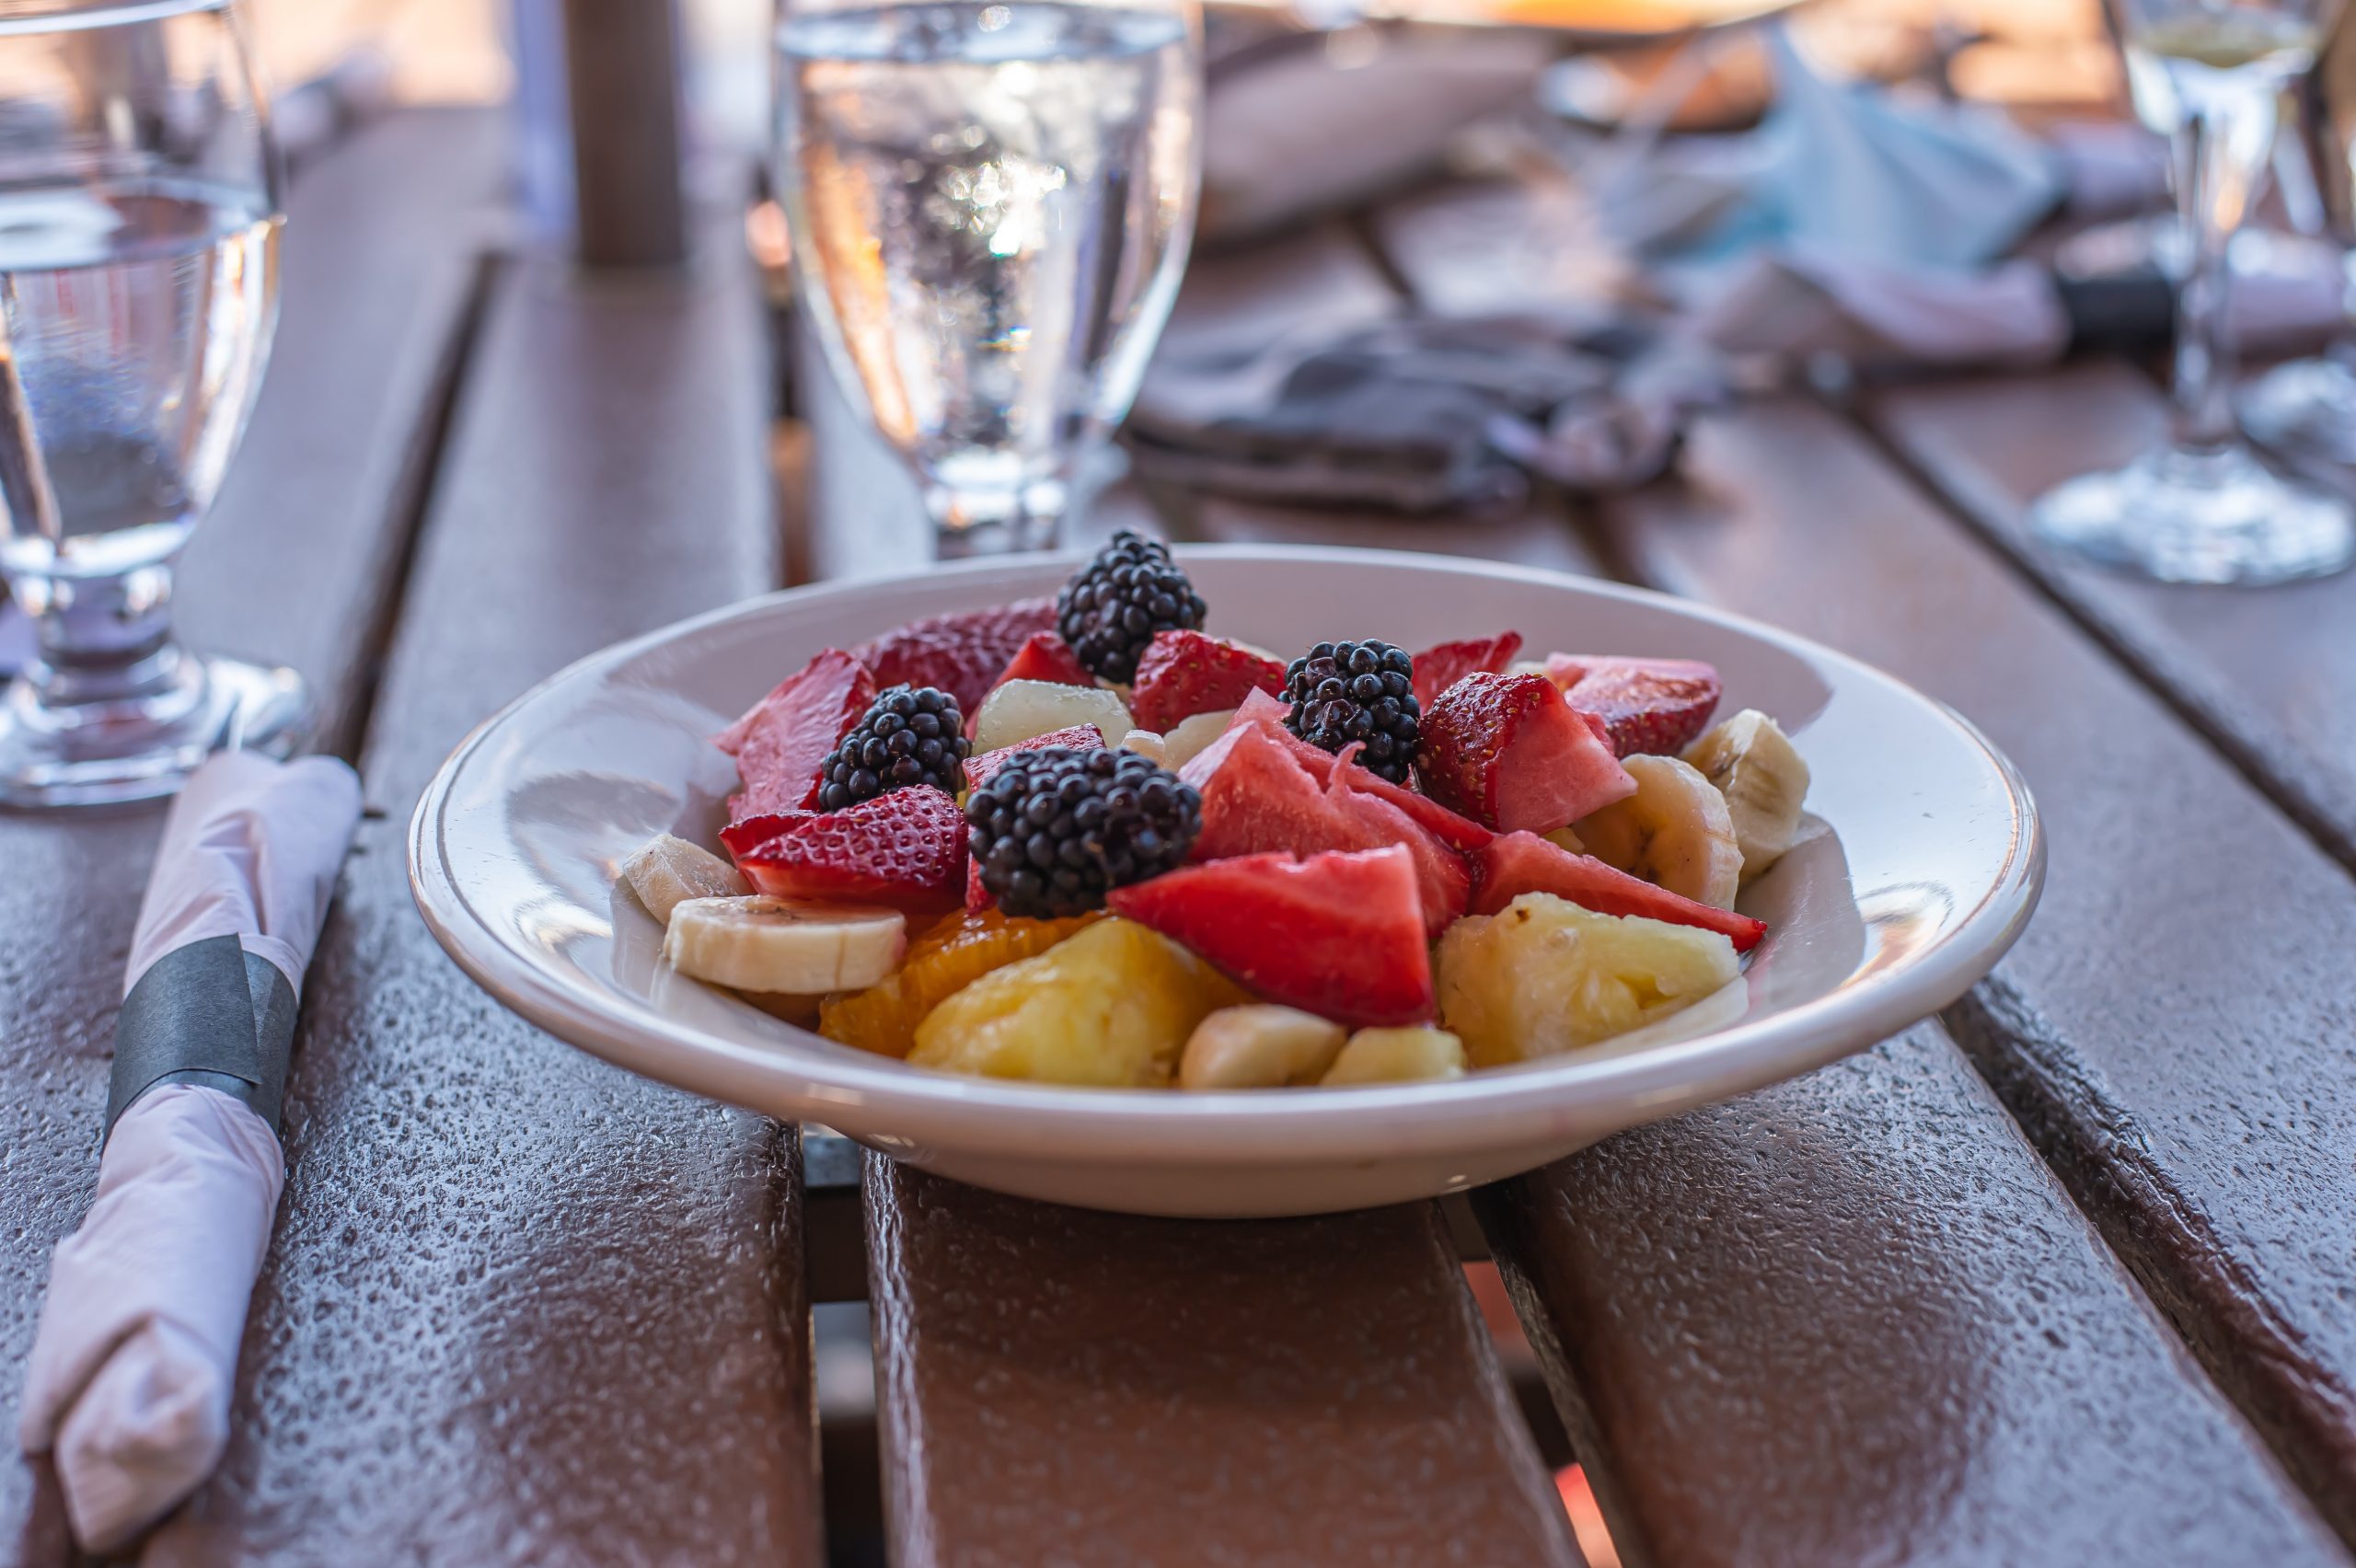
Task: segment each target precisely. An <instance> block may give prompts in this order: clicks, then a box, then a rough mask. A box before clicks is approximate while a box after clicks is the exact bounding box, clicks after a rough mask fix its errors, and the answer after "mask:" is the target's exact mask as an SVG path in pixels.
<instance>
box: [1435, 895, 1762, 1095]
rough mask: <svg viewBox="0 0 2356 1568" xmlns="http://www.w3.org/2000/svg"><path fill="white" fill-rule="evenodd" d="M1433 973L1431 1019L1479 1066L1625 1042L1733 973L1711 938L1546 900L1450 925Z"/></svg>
mask: <svg viewBox="0 0 2356 1568" xmlns="http://www.w3.org/2000/svg"><path fill="white" fill-rule="evenodd" d="M1438 969H1439V1010H1440V1018H1441V1020H1443V1021H1444V1022H1445V1023H1446V1024H1447V1026H1448V1027H1449V1029H1450V1030H1453V1031H1454V1032H1456V1033H1457V1035H1458V1036H1460V1037H1461V1039H1462V1040H1463V1042H1464V1046H1465V1049H1466V1050H1467V1051H1468V1052H1469V1053H1470V1054H1471V1055H1472V1064H1473V1066H1482V1067H1493V1066H1500V1065H1502V1064H1504V1063H1507V1062H1519V1061H1523V1060H1525V1059H1527V1058H1529V1057H1532V1056H1551V1055H1556V1054H1557V1053H1559V1052H1564V1051H1570V1050H1576V1049H1577V1048H1578V1047H1579V1046H1582V1045H1592V1044H1594V1043H1597V1042H1598V1041H1600V1040H1608V1039H1610V1038H1611V1036H1613V1035H1615V1034H1623V1033H1625V1032H1628V1031H1629V1030H1631V1029H1634V1028H1636V1027H1637V1026H1638V1025H1640V1024H1646V1023H1651V1022H1653V1021H1654V1020H1657V1019H1662V1018H1667V1017H1668V1016H1669V1014H1671V1013H1673V1012H1676V1011H1678V1010H1679V1009H1681V1008H1685V1007H1689V1006H1691V1005H1692V1003H1694V1002H1698V1001H1700V1000H1701V999H1702V998H1703V997H1706V996H1709V995H1710V994H1711V993H1712V992H1714V991H1716V990H1717V989H1719V988H1720V987H1721V986H1725V985H1726V984H1727V982H1728V981H1730V980H1732V979H1733V978H1734V977H1735V976H1736V974H1738V973H1739V968H1738V963H1737V962H1736V959H1735V954H1734V944H1733V943H1732V942H1730V941H1728V940H1727V939H1726V938H1725V937H1723V936H1721V935H1719V934H1718V933H1717V932H1715V931H1705V930H1703V929H1702V928H1699V927H1696V926H1672V925H1669V924H1667V923H1665V922H1663V921H1659V920H1646V919H1641V918H1637V917H1633V916H1632V917H1624V918H1623V917H1619V916H1613V915H1598V914H1596V913H1595V912H1594V911H1593V910H1590V909H1582V908H1580V907H1579V906H1578V905H1576V904H1573V903H1571V902H1569V901H1568V900H1566V899H1561V898H1556V897H1554V896H1553V894H1544V893H1525V894H1522V895H1521V896H1520V897H1519V898H1517V899H1515V900H1514V901H1513V902H1512V903H1511V904H1508V905H1506V906H1505V907H1504V908H1503V909H1501V910H1499V911H1497V913H1496V914H1495V915H1487V916H1480V915H1476V916H1472V917H1467V918H1465V919H1462V920H1459V921H1458V922H1457V923H1456V924H1455V925H1453V926H1451V927H1449V929H1448V934H1447V935H1446V936H1444V937H1442V938H1441V939H1440V944H1439V965H1438Z"/></svg>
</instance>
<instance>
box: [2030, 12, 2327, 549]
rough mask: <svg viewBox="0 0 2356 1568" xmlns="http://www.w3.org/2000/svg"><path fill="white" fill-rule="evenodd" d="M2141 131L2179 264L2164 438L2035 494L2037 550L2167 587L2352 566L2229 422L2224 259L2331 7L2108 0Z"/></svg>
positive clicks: (2322, 505) (2310, 500)
mask: <svg viewBox="0 0 2356 1568" xmlns="http://www.w3.org/2000/svg"><path fill="white" fill-rule="evenodd" d="M2107 4H2108V6H2110V9H2111V16H2112V20H2113V22H2114V24H2115V25H2116V27H2117V29H2118V31H2119V39H2120V40H2121V42H2122V44H2123V46H2124V49H2125V53H2126V56H2127V79H2128V87H2129V90H2130V91H2131V93H2132V94H2133V96H2134V99H2135V109H2136V113H2137V114H2138V115H2139V116H2140V117H2141V118H2142V120H2143V121H2144V122H2145V123H2146V124H2151V125H2164V126H2166V127H2168V128H2169V129H2170V133H2171V138H2172V141H2173V144H2174V150H2175V167H2176V190H2177V205H2178V207H2179V208H2180V209H2181V211H2182V213H2183V215H2184V223H2185V228H2186V232H2187V234H2188V236H2189V238H2190V241H2191V243H2190V246H2189V249H2190V255H2189V259H2188V260H2187V264H2186V267H2185V271H2184V274H2183V276H2182V278H2181V280H2180V281H2179V282H2178V283H2177V330H2176V378H2175V381H2176V384H2175V398H2174V403H2175V407H2174V421H2173V422H2174V430H2173V432H2172V433H2171V436H2170V439H2169V440H2168V441H2167V443H2166V444H2164V445H2163V446H2161V447H2160V448H2159V449H2158V450H2157V451H2154V452H2150V453H2146V454H2145V455H2142V456H2141V457H2139V458H2137V459H2135V460H2134V461H2133V462H2131V463H2130V464H2129V465H2128V466H2127V467H2124V468H2121V469H2119V470H2117V471H2115V472H2109V473H2097V474H2087V475H2084V476H2082V477H2080V478H2074V479H2072V480H2070V481H2068V482H2067V483H2065V484H2062V485H2061V486H2058V487H2057V488H2055V489H2053V490H2049V491H2047V492H2046V493H2045V494H2044V495H2042V496H2040V497H2038V500H2037V502H2035V504H2034V505H2033V506H2032V508H2031V510H2030V514H2029V516H2030V523H2031V525H2032V526H2033V527H2034V528H2035V530H2036V532H2037V534H2038V536H2039V537H2040V538H2042V539H2044V540H2045V541H2046V542H2047V543H2049V544H2051V545H2054V546H2057V547H2059V548H2063V549H2067V550H2072V551H2075V552H2076V553H2078V554H2081V555H2084V556H2086V557H2088V558H2091V559H2096V560H2099V561H2103V562H2105V563H2108V564H2110V565H2113V566H2118V567H2121V568H2124V569H2127V570H2130V571H2141V572H2143V573H2146V574H2148V575H2150V576H2152V577H2156V578H2159V579H2161V580H2163V581H2165V582H2285V581H2288V580H2291V579H2293V578H2300V577H2313V576H2319V575H2321V574H2323V573H2326V572H2331V571H2339V570H2341V569H2342V568H2344V567H2346V566H2347V565H2348V564H2349V563H2350V560H2351V559H2356V517H2351V513H2350V508H2349V506H2348V504H2347V503H2346V502H2342V501H2340V500H2339V499H2338V498H2336V497H2334V496H2331V495H2328V494H2327V493H2325V492H2324V491H2322V490H2316V489H2314V488H2312V487H2310V486H2307V485H2304V484H2301V483H2298V482H2296V481H2294V480H2292V479H2289V478H2284V477H2282V476H2281V475H2279V474H2277V473H2275V472H2273V471H2272V470H2271V469H2269V468H2268V467H2266V466H2265V465H2264V464H2262V463H2260V462H2259V461H2258V457H2257V455H2256V454H2254V453H2253V452H2252V451H2251V450H2250V448H2249V446H2248V444H2246V442H2245V441H2244V440H2243V439H2242V437H2241V433H2240V432H2239V431H2238V430H2237V429H2236V428H2235V422H2234V415H2233V408H2232V403H2231V397H2232V383H2233V378H2234V358H2233V351H2232V344H2231V342H2230V341H2229V340H2227V338H2226V335H2225V310H2224V306H2225V289H2226V283H2227V275H2228V274H2227V268H2226V261H2225V249H2226V246H2227V243H2228V242H2229V241H2230V240H2231V239H2232V237H2233V235H2234V232H2235V229H2237V228H2238V227H2239V226H2240V225H2241V222H2242V220H2243V218H2244V216H2245V215H2246V213H2247V209H2248V207H2249V203H2250V201H2251V199H2252V197H2253V195H2254V194H2255V191H2256V190H2257V187H2258V178H2259V176H2260V174H2261V173H2262V172H2263V170H2264V167H2265V165H2266V161H2267V158H2268V156H2269V152H2270V151H2271V149H2272V147H2273V143H2274V133H2275V129H2276V124H2277V121H2278V118H2279V116H2280V113H2281V100H2282V97H2283V94H2284V91H2285V89H2287V88H2288V87H2289V86H2291V84H2292V82H2294V81H2296V80H2297V79H2298V78H2299V76H2300V75H2302V74H2303V73H2304V72H2305V71H2306V70H2307V69H2308V68H2309V67H2310V66H2311V65H2312V64H2313V63H2314V61H2315V56H2316V46H2317V43H2318V41H2319V40H2320V38H2321V36H2322V34H2323V31H2324V29H2325V26H2326V25H2327V23H2328V22H2329V21H2331V20H2332V19H2333V18H2334V16H2335V15H2336V12H2337V10H2338V6H2337V4H2336V3H2335V0H2251V3H2248V4H2239V3H2235V0H2107Z"/></svg>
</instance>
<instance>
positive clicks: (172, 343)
mask: <svg viewBox="0 0 2356 1568" xmlns="http://www.w3.org/2000/svg"><path fill="white" fill-rule="evenodd" d="M280 223H281V219H280V216H279V174H278V160H277V153H276V149H275V147H274V146H273V144H272V143H271V135H270V120H269V110H268V108H267V100H266V98H265V97H264V94H263V92H262V89H261V86H260V81H259V79H258V77H257V75H256V74H255V68H254V64H253V60H252V55H251V49H250V46H249V43H248V38H247V34H246V25H245V20H244V17H243V14H242V11H241V9H240V3H239V0H140V3H122V0H115V3H106V4H101V3H93V0H0V513H5V515H0V573H5V574H6V578H7V582H8V586H9V589H10V590H11V592H12V593H13V594H14V595H15V598H16V602H17V605H19V606H21V607H22V608H23V609H24V611H25V612H26V613H27V614H29V616H30V617H32V618H33V621H34V623H35V626H36V628H37V630H38V633H39V638H38V642H39V647H38V651H37V653H36V655H35V656H34V657H33V658H32V659H31V660H30V661H29V663H27V664H26V666H25V667H24V669H23V670H22V672H21V673H20V674H18V675H17V679H16V680H15V682H14V683H12V684H11V685H10V686H9V688H8V692H7V696H6V699H5V701H4V702H0V800H6V801H9V802H11V803H14V804H18V805H67V804H86V803H94V802H103V801H128V800H137V799H142V798H145V797H148V796H154V795H161V794H168V793H169V792H171V791H172V790H174V789H176V788H177V787H178V785H179V780H180V778H181V777H182V776H183V775H184V774H185V773H186V772H187V771H188V770H189V769H190V768H191V767H195V766H196V765H197V764H198V763H200V762H202V760H203V759H204V757H205V756H206V755H208V754H209V753H210V752H212V751H213V750H214V749H216V748H218V747H221V746H225V745H245V746H252V747H276V746H279V745H283V744H288V743H289V742H290V741H291V739H292V738H293V735H294V733H295V730H296V729H297V727H298V725H299V722H300V718H301V712H302V706H303V705H302V693H301V686H300V684H299V683H298V682H297V681H296V680H295V677H294V676H293V675H292V674H290V673H288V672H286V671H283V670H271V669H265V668H260V667H257V666H255V665H251V664H247V663H240V662H238V661H236V660H232V659H225V658H219V657H201V656H199V655H197V654H194V653H191V652H190V651H187V650H185V649H183V648H182V647H181V646H180V645H179V643H178V642H176V641H175V640H173V638H172V635H171V619H170V617H171V597H172V567H173V562H174V560H175V559H176V558H177V557H178V556H179V550H180V548H181V546H182V545H183V544H185V543H186V542H187V540H188V536H189V534H190V532H191V530H192V529H194V527H195V526H196V524H197V520H198V519H199V518H200V517H202V515H203V513H204V510H205V508H206V506H207V505H209V504H210V503H211V502H212V500H213V497H214V491H215V490H217V489H218V488H219V487H220V483H221V475H222V471H223V469H224V468H225V467H227V465H228V461H229V455H230V454H231V453H232V452H233V451H235V450H236V448H237V438H238V436H239V435H240V434H241V433H242V432H243V431H244V427H245V422H246V415H247V412H248V409H250V408H251V407H252V404H253V398H254V391H255V387H256V385H257V383H258V382H259V381H260V378H261V369H262V363H263V361H264V359H265V358H266V357H267V356H268V352H269V346H270V335H271V323H272V319H273V316H274V313H275V309H276V302H277V283H278V231H279V225H280Z"/></svg>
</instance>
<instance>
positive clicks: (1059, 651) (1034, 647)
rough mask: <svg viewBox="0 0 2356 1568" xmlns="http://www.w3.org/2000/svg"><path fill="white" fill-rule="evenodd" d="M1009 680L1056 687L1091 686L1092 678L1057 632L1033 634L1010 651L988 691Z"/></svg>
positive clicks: (1069, 645) (1035, 632) (1078, 656)
mask: <svg viewBox="0 0 2356 1568" xmlns="http://www.w3.org/2000/svg"><path fill="white" fill-rule="evenodd" d="M1009 681H1047V682H1051V683H1052V684H1054V685H1056V686H1094V685H1095V684H1096V677H1095V676H1094V675H1091V674H1089V673H1088V668H1087V666H1086V665H1084V664H1082V663H1080V655H1079V654H1077V653H1075V652H1073V651H1071V644H1070V643H1068V642H1066V641H1065V640H1063V635H1062V634H1061V633H1060V632H1054V631H1034V632H1033V633H1032V634H1031V637H1030V640H1028V641H1026V642H1024V643H1023V644H1022V647H1020V648H1018V649H1016V650H1015V651H1014V657H1013V658H1012V659H1011V660H1009V661H1008V662H1007V666H1006V668H1005V669H1003V670H1000V671H999V676H998V679H997V680H996V681H994V682H992V683H991V685H992V688H993V689H995V688H996V687H998V686H1004V685H1005V684H1006V683H1007V682H1009Z"/></svg>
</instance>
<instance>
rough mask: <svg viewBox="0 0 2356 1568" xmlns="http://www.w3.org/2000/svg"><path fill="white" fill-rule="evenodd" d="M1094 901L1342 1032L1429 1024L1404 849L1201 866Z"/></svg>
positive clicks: (1426, 955) (1422, 954)
mask: <svg viewBox="0 0 2356 1568" xmlns="http://www.w3.org/2000/svg"><path fill="white" fill-rule="evenodd" d="M1105 902H1106V903H1107V904H1108V905H1110V906H1111V907H1112V910H1113V912H1114V914H1115V915H1119V916H1123V917H1126V918H1128V919H1131V920H1135V921H1137V922H1138V924H1139V925H1141V926H1147V927H1150V928H1152V929H1154V930H1157V931H1160V932H1161V934H1162V935H1163V936H1165V937H1168V938H1170V939H1171V940H1173V941H1176V942H1178V943H1180V944H1181V945H1183V946H1184V947H1187V948H1190V949H1192V950H1193V951H1195V952H1196V953H1198V954H1200V955H1201V956H1202V957H1203V958H1204V959H1206V960H1207V961H1208V962H1209V963H1211V964H1213V965H1214V966H1215V967H1217V968H1218V969H1220V970H1223V971H1225V972H1226V973H1227V974H1230V976H1232V977H1233V978H1234V979H1236V980H1237V981H1238V982H1240V983H1241V984H1242V985H1244V986H1248V987H1250V988H1251V989H1252V990H1253V992H1255V993H1257V994H1258V995H1260V996H1263V997H1267V998H1268V999H1269V1000H1270V1001H1273V1002H1282V1003H1284V1004H1285V1005H1286V1006H1288V1007H1296V1008H1300V1009H1305V1010H1307V1011H1309V1012H1313V1013H1317V1014H1319V1015H1321V1016H1322V1017H1325V1018H1330V1019H1333V1020H1335V1021H1337V1022H1340V1023H1346V1024H1349V1025H1352V1026H1354V1027H1357V1026H1374V1025H1384V1024H1403V1023H1419V1022H1422V1021H1423V1020H1426V1019H1428V1018H1430V1017H1431V1016H1432V974H1431V954H1430V951H1429V950H1428V949H1427V948H1426V947H1425V945H1424V918H1423V913H1422V910H1421V908H1420V906H1419V905H1418V904H1417V902H1416V897H1415V867H1414V865H1413V864H1412V862H1411V860H1410V859H1409V856H1408V854H1407V851H1406V850H1404V849H1402V848H1398V847H1392V848H1388V849H1368V850H1362V851H1360V852H1358V853H1356V854H1337V853H1328V854H1322V855H1311V856H1310V857H1308V858H1307V859H1299V858H1297V857H1294V856H1291V855H1247V856H1244V857H1243V858H1242V859H1234V860H1213V861H1211V862H1209V863H1208V864H1207V865H1198V866H1186V867H1184V868H1182V869H1180V870H1174V871H1167V872H1164V873H1163V874H1162V875H1161V876H1158V877H1155V878H1153V879H1152V880H1151V881H1149V882H1137V883H1134V884H1132V885H1131V886H1128V887H1116V888H1114V890H1113V892H1112V894H1110V895H1109V896H1108V897H1107V898H1106V900H1105Z"/></svg>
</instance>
